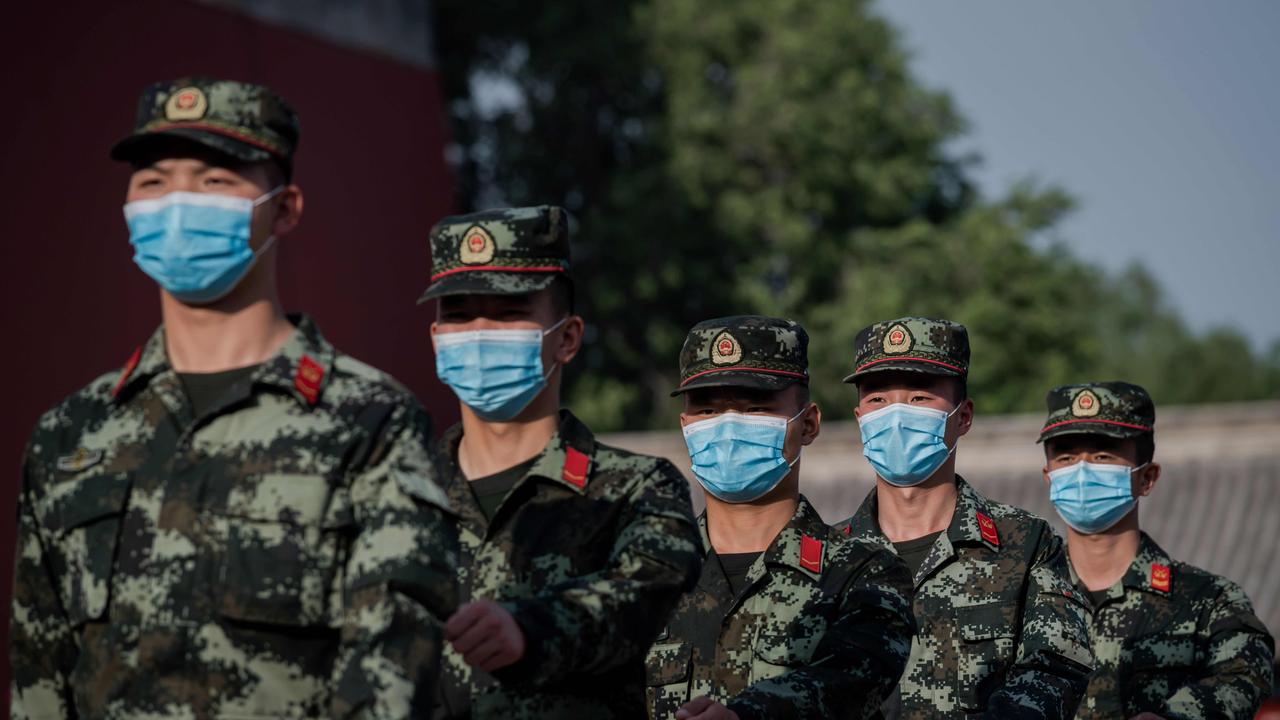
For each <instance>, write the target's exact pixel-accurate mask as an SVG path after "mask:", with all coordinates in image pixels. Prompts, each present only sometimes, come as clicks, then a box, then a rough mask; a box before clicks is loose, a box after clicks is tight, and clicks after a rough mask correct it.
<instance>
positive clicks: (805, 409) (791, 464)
mask: <svg viewBox="0 0 1280 720" xmlns="http://www.w3.org/2000/svg"><path fill="white" fill-rule="evenodd" d="M810 407H811V405H805V406H804V407H803V408H801V410H800V412H798V413H796V414H795V415H792V416H791V419H790V420H787V427H791V423H792V421H794V420H795V419H796V418H798V417H800V416H801V415H803V414H805V413H807V412H809V408H810ZM782 441H783V442H784V443H785V442H786V441H787V436H786V433H785V432H784V433H783V435H782ZM803 450H804V446H803V445H801V446H800V449H799V450H796V456H795V457H794V458H792V459H791V462H789V463H787V467H789V468H793V467H795V466H796V463H798V462H800V453H801V452H802V451H803Z"/></svg>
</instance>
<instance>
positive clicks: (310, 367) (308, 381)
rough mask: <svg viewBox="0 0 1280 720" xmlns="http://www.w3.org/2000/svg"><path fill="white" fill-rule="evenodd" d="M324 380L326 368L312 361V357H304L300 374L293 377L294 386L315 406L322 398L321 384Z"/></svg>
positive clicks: (299, 367) (299, 364) (299, 365)
mask: <svg viewBox="0 0 1280 720" xmlns="http://www.w3.org/2000/svg"><path fill="white" fill-rule="evenodd" d="M323 380H324V366H323V365H321V364H320V363H318V362H316V361H315V360H312V359H311V356H310V355H303V356H302V360H300V361H299V362H298V372H297V373H295V374H294V376H293V386H294V387H295V388H297V389H298V392H300V393H302V397H304V398H306V399H307V402H308V403H310V404H311V405H315V404H316V400H318V399H319V398H320V383H321V382H322V381H323Z"/></svg>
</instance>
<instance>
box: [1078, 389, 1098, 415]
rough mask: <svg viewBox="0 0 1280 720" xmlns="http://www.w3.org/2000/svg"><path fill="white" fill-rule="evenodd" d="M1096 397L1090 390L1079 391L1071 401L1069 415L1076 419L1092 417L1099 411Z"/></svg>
mask: <svg viewBox="0 0 1280 720" xmlns="http://www.w3.org/2000/svg"><path fill="white" fill-rule="evenodd" d="M1100 405H1101V403H1099V402H1098V396H1097V395H1095V394H1094V393H1093V391H1092V390H1081V391H1080V392H1078V393H1076V396H1075V398H1074V399H1073V400H1072V401H1071V414H1072V415H1074V416H1076V417H1093V416H1095V415H1097V414H1098V413H1099V412H1100V411H1101V409H1102V408H1101V407H1100Z"/></svg>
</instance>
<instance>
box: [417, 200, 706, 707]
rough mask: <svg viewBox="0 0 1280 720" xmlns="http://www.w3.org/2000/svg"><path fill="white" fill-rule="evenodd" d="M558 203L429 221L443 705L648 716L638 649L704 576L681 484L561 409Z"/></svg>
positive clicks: (564, 285)
mask: <svg viewBox="0 0 1280 720" xmlns="http://www.w3.org/2000/svg"><path fill="white" fill-rule="evenodd" d="M568 220H569V218H568V216H567V214H566V213H565V211H564V210H563V209H561V208H558V207H531V208H511V209H502V210H491V211H487V212H481V213H475V214H473V215H464V216H459V217H451V218H445V219H444V220H442V221H441V222H440V223H439V224H437V225H436V227H435V228H433V229H432V231H431V258H432V276H431V284H430V286H429V287H428V288H427V290H426V292H425V293H424V294H423V296H422V300H423V301H426V300H430V299H436V298H438V299H439V305H438V316H437V320H436V322H435V323H433V324H432V326H431V337H432V342H433V343H434V346H435V351H436V373H437V374H438V375H439V377H440V380H441V381H443V382H444V383H445V384H446V385H448V386H449V387H450V388H452V389H453V391H454V393H455V394H456V395H457V396H458V399H459V401H460V403H461V412H462V422H461V423H460V424H459V425H457V426H455V427H453V428H451V429H450V430H449V431H448V432H446V433H445V434H444V436H443V437H442V438H441V451H440V455H441V456H442V458H443V461H444V462H445V463H446V467H445V468H444V472H443V475H444V479H445V487H446V491H447V493H448V495H449V499H450V502H451V503H452V504H453V505H454V507H455V508H456V510H457V511H458V513H459V515H460V516H461V540H462V561H461V565H462V571H461V575H460V577H461V580H462V590H461V597H462V602H464V603H465V604H464V605H463V606H462V607H460V608H459V610H458V612H457V614H455V615H454V616H453V617H451V618H450V619H449V621H448V622H447V624H446V625H445V635H446V637H447V639H448V640H449V641H450V647H448V648H446V650H445V662H446V668H445V677H444V680H443V685H444V693H443V695H442V697H441V698H440V703H439V707H438V708H437V711H436V716H437V717H440V718H464V717H478V718H507V717H518V718H577V717H582V718H588V717H589V718H623V717H637V716H640V717H643V715H644V654H645V651H646V650H648V648H649V644H650V643H651V642H652V641H653V638H654V637H655V636H656V635H657V634H658V630H659V629H661V627H662V624H663V623H664V622H665V621H666V617H667V614H668V613H669V612H670V611H671V608H672V607H674V605H675V603H676V601H677V600H678V599H679V597H680V595H681V593H683V592H684V591H686V590H688V589H689V588H690V587H691V586H692V585H693V582H694V580H695V579H696V578H697V573H698V568H699V558H700V556H699V554H698V550H697V542H698V531H697V528H696V526H695V524H694V521H693V510H692V507H691V505H690V502H689V486H688V483H687V482H685V480H684V478H683V476H681V475H680V472H679V471H678V470H676V469H675V467H674V466H672V465H671V463H669V462H667V461H665V460H661V459H658V458H654V457H648V456H644V455H636V454H633V453H629V452H625V451H622V450H618V449H616V448H612V447H609V446H607V445H602V444H600V443H598V442H596V439H595V437H594V436H593V435H592V433H591V431H590V430H588V429H587V428H586V426H584V425H583V424H582V423H581V422H580V421H579V420H578V419H577V418H575V417H574V416H573V414H572V413H570V412H568V411H567V410H561V409H560V382H561V376H562V370H563V368H564V366H565V365H566V364H568V363H569V362H570V361H571V360H573V358H574V356H576V355H577V354H578V350H579V349H580V348H581V345H582V333H583V322H582V318H581V317H579V316H578V315H576V314H574V309H573V285H572V282H571V281H570V279H569V276H568V274H567V271H568V267H569V228H568Z"/></svg>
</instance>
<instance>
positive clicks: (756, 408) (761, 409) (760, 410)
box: [747, 405, 769, 413]
mask: <svg viewBox="0 0 1280 720" xmlns="http://www.w3.org/2000/svg"><path fill="white" fill-rule="evenodd" d="M747 412H749V413H767V412H769V408H766V407H760V406H759V405H752V406H750V407H748V408H747Z"/></svg>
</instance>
